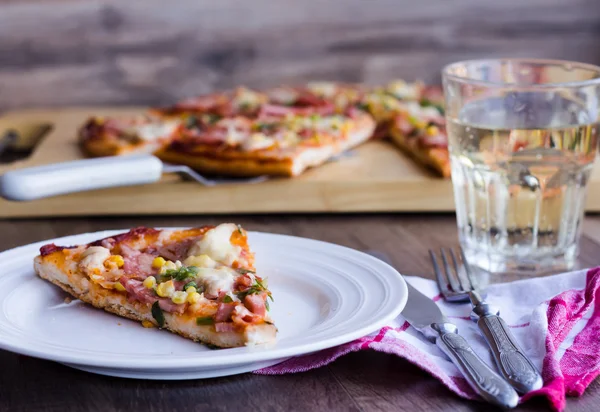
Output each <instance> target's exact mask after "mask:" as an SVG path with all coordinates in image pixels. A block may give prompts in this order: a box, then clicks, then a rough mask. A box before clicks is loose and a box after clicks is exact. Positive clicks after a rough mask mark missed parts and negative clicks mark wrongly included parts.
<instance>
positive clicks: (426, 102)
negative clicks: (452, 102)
mask: <svg viewBox="0 0 600 412" xmlns="http://www.w3.org/2000/svg"><path fill="white" fill-rule="evenodd" d="M420 104H421V106H423V107H435V108H436V109H437V111H438V112H440V114H441V115H443V114H444V113H445V111H444V108H443V107H442V105H440V104H437V103H434V102H432V101H431V100H429V99H422V100H421V101H420Z"/></svg>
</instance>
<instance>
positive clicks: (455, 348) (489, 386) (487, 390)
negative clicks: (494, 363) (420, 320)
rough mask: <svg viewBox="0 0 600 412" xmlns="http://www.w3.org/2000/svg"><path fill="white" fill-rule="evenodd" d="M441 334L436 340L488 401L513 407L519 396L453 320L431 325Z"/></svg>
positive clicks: (469, 381) (504, 406)
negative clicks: (468, 341)
mask: <svg viewBox="0 0 600 412" xmlns="http://www.w3.org/2000/svg"><path fill="white" fill-rule="evenodd" d="M431 327H432V328H433V330H435V331H436V332H437V334H438V336H437V337H436V340H435V343H436V344H437V345H438V346H439V347H440V349H441V350H442V351H443V352H444V353H445V354H446V355H448V357H449V358H450V359H451V360H452V362H453V363H454V364H455V365H456V367H457V368H458V369H459V370H460V371H461V372H462V374H463V376H464V377H465V379H466V380H467V382H468V383H469V384H470V385H471V386H472V387H473V389H474V390H475V391H476V392H477V393H478V394H479V395H480V396H481V397H482V398H483V399H485V400H486V401H488V402H490V403H493V404H495V405H498V406H500V407H503V408H514V407H515V406H517V403H518V402H519V395H517V392H515V390H514V389H513V387H512V386H510V385H509V384H508V382H506V381H505V380H504V379H502V377H501V376H500V375H498V374H497V373H496V372H494V371H493V370H492V369H491V368H490V367H489V366H488V365H486V364H485V362H484V361H483V360H481V358H480V357H479V356H477V354H476V353H475V352H474V351H473V349H472V348H471V346H470V345H469V344H468V343H467V341H466V340H465V339H464V338H463V337H462V336H460V335H459V334H458V328H457V327H456V326H455V325H453V324H451V323H441V324H436V323H434V324H433V325H431Z"/></svg>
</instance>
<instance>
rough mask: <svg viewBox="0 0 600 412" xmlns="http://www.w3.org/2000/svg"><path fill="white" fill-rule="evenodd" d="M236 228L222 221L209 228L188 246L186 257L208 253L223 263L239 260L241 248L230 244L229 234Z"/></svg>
mask: <svg viewBox="0 0 600 412" xmlns="http://www.w3.org/2000/svg"><path fill="white" fill-rule="evenodd" d="M236 230H238V227H237V226H236V225H234V224H233V223H223V224H221V225H219V226H217V227H215V228H213V229H210V230H209V231H208V232H206V233H205V234H204V236H203V237H202V238H201V239H200V240H198V241H197V242H196V243H194V244H193V245H192V247H190V249H189V251H188V257H189V256H200V255H208V256H209V257H210V258H211V259H213V260H215V261H217V262H220V263H222V264H225V265H231V264H232V263H233V262H235V261H240V259H241V256H240V255H241V253H242V248H241V247H240V246H238V245H232V244H231V235H232V234H233V232H234V231H236ZM240 263H243V262H240Z"/></svg>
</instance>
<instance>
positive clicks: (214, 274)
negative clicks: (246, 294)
mask: <svg viewBox="0 0 600 412" xmlns="http://www.w3.org/2000/svg"><path fill="white" fill-rule="evenodd" d="M236 277H237V273H236V272H235V271H234V270H233V269H230V268H228V267H225V266H223V267H221V268H219V269H208V268H201V269H200V271H199V272H198V279H199V280H200V281H201V282H202V284H203V285H204V288H205V289H204V290H205V292H204V293H205V295H206V297H208V298H210V297H212V298H216V297H217V296H219V293H220V292H231V291H232V290H233V285H234V284H235V280H236Z"/></svg>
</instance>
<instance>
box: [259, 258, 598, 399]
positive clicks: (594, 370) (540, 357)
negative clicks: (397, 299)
mask: <svg viewBox="0 0 600 412" xmlns="http://www.w3.org/2000/svg"><path fill="white" fill-rule="evenodd" d="M406 280H407V281H408V282H410V283H411V284H412V285H413V286H414V287H416V288H417V289H419V290H420V291H421V292H423V293H424V294H425V295H427V296H429V297H431V298H432V299H433V300H434V301H436V302H437V303H438V305H439V306H440V307H441V309H442V311H443V312H444V313H445V314H446V316H448V318H450V319H451V320H452V321H453V322H455V323H456V325H457V326H458V328H459V331H460V333H461V334H462V335H463V336H464V337H465V338H466V339H467V340H468V341H469V342H470V343H471V345H472V346H473V349H474V350H475V351H476V352H477V353H478V354H479V356H481V357H482V358H483V359H484V360H485V361H487V362H488V363H489V364H490V365H493V359H492V357H491V355H490V352H489V349H488V347H487V345H486V343H485V341H484V339H483V337H482V336H481V335H480V333H479V330H478V328H477V325H475V324H474V323H473V322H472V321H471V320H470V319H469V313H470V311H471V307H470V305H468V304H460V305H457V304H448V303H446V302H444V301H443V300H441V299H440V295H439V293H438V289H437V286H436V285H435V283H434V282H433V281H431V280H427V279H422V278H417V277H406ZM599 290H600V267H599V268H595V269H591V270H589V271H578V272H571V273H565V274H561V275H556V276H551V277H542V278H533V279H528V280H522V281H517V282H512V283H505V284H496V285H491V286H489V288H488V301H489V302H490V303H492V304H495V305H497V306H499V307H500V308H501V314H502V317H503V318H504V320H505V321H506V322H507V323H508V325H509V326H510V327H511V328H512V332H513V333H514V335H515V338H516V339H517V340H518V341H519V343H520V344H521V347H522V348H523V350H524V351H525V352H526V353H527V354H528V355H529V356H530V358H531V359H532V361H533V362H534V364H535V365H536V366H537V367H538V369H539V370H540V371H541V372H542V376H543V378H544V387H543V388H542V389H540V390H538V391H536V392H534V393H530V394H528V395H527V396H525V397H523V398H522V399H521V402H523V401H526V400H527V399H529V398H531V397H534V396H546V397H547V398H548V400H549V401H550V404H551V405H552V407H553V408H554V409H555V410H556V411H562V410H563V409H564V408H565V396H567V395H568V396H580V395H581V394H582V393H583V392H584V390H585V389H586V388H587V386H588V385H589V384H590V383H591V382H592V380H594V378H596V376H598V374H599V373H600V291H599ZM366 349H371V350H376V351H380V352H386V353H390V354H395V355H398V356H401V357H403V358H405V359H407V360H408V361H409V362H411V363H414V364H415V365H418V366H419V367H421V368H422V369H424V370H426V371H427V372H429V373H431V374H432V375H433V376H434V377H435V378H437V379H439V380H440V381H441V382H442V383H443V384H444V385H446V386H447V387H448V388H449V389H450V390H452V391H453V392H455V393H456V394H457V395H459V396H462V397H464V398H468V399H476V398H477V395H476V394H475V393H474V392H473V391H472V390H471V388H470V386H469V385H468V384H467V382H466V381H465V380H464V378H463V377H462V376H461V374H460V372H459V371H458V370H457V369H456V367H455V366H454V364H452V363H451V362H450V361H449V360H448V359H447V358H446V357H445V356H444V355H443V354H442V352H441V351H440V350H439V349H438V348H437V346H436V345H435V344H433V343H431V342H429V341H427V340H426V339H424V338H423V336H422V335H421V334H420V333H419V332H417V331H416V330H415V329H413V328H412V327H411V326H410V325H409V324H408V323H407V322H406V321H405V320H404V318H402V316H399V317H398V318H397V319H395V320H394V322H392V323H391V324H390V325H388V326H386V327H384V328H382V329H381V330H379V331H378V332H376V333H373V334H371V335H369V336H365V337H363V338H361V339H358V340H356V341H354V342H350V343H347V344H345V345H342V346H338V347H335V348H331V349H327V350H323V351H320V352H317V353H313V354H309V355H305V356H300V357H296V358H292V359H289V360H287V361H285V362H283V363H280V364H278V365H275V366H272V367H269V368H265V369H261V370H258V371H256V372H255V373H259V374H266V375H277V374H284V373H294V372H303V371H307V370H310V369H314V368H318V367H320V366H323V365H326V364H328V363H330V362H333V361H334V360H335V359H337V358H339V357H340V356H342V355H345V354H347V353H349V352H356V351H359V350H366Z"/></svg>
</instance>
